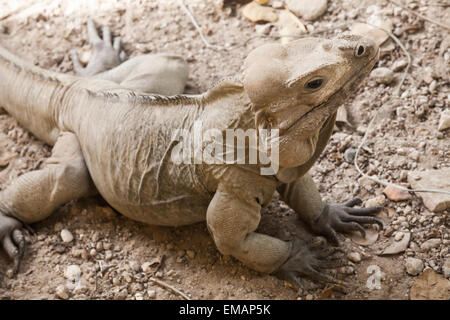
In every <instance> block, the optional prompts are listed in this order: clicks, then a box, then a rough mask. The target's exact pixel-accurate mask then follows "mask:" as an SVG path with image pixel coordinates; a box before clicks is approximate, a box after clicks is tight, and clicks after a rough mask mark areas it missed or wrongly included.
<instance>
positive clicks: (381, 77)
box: [370, 67, 394, 85]
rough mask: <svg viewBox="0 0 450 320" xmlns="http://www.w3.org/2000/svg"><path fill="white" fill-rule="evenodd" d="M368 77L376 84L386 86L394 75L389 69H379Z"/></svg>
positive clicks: (374, 70)
mask: <svg viewBox="0 0 450 320" xmlns="http://www.w3.org/2000/svg"><path fill="white" fill-rule="evenodd" d="M370 77H371V78H372V79H374V80H375V81H376V82H378V83H381V84H385V85H388V84H390V83H391V82H392V80H394V73H393V72H392V70H391V69H389V68H385V67H379V68H375V69H373V70H372V72H371V73H370Z"/></svg>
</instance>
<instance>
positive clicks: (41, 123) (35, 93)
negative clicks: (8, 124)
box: [0, 46, 70, 145]
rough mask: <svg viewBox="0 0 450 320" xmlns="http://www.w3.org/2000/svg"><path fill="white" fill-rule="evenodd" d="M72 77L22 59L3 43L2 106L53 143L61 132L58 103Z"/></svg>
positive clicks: (0, 66)
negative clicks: (4, 46) (44, 68)
mask: <svg viewBox="0 0 450 320" xmlns="http://www.w3.org/2000/svg"><path fill="white" fill-rule="evenodd" d="M69 77H70V76H66V75H63V74H59V73H55V72H50V71H47V70H43V69H41V68H38V67H36V66H33V65H31V64H29V63H26V62H24V61H22V60H21V59H20V58H18V57H16V56H15V55H13V54H12V53H11V52H9V51H8V50H6V49H4V48H3V47H1V46H0V106H1V107H3V108H4V109H5V110H6V111H7V112H8V113H9V114H10V115H12V116H13V117H14V118H15V119H16V120H17V121H18V122H19V123H20V124H21V125H22V126H24V127H25V128H27V129H28V130H30V131H31V132H32V133H33V134H34V135H35V136H36V137H38V138H39V139H41V140H44V141H45V142H47V143H48V144H50V145H53V144H54V143H55V141H56V139H57V137H58V135H59V129H58V127H57V121H56V116H57V115H56V114H55V113H57V112H58V111H57V110H59V109H58V104H61V101H62V99H63V97H64V93H65V91H67V90H68V88H69V87H70V86H68V85H67V81H65V82H66V84H65V85H63V84H62V81H64V79H65V80H67V79H68V78H69Z"/></svg>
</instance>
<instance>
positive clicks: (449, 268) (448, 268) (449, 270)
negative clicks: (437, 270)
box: [442, 258, 450, 278]
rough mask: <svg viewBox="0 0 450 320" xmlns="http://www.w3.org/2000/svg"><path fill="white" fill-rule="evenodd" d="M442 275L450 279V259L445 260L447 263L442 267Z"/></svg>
mask: <svg viewBox="0 0 450 320" xmlns="http://www.w3.org/2000/svg"><path fill="white" fill-rule="evenodd" d="M442 273H443V274H444V277H446V278H450V258H447V259H445V262H444V264H443V265H442Z"/></svg>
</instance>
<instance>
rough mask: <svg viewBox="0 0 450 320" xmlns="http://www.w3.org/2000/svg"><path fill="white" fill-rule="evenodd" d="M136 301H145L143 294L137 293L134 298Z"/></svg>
mask: <svg viewBox="0 0 450 320" xmlns="http://www.w3.org/2000/svg"><path fill="white" fill-rule="evenodd" d="M134 298H135V299H136V300H144V295H143V294H142V293H141V292H138V293H136V295H135V296H134Z"/></svg>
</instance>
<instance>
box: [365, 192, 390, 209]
mask: <svg viewBox="0 0 450 320" xmlns="http://www.w3.org/2000/svg"><path fill="white" fill-rule="evenodd" d="M385 202H386V198H385V197H384V196H383V195H382V194H380V195H379V196H376V197H375V198H370V199H369V200H367V201H366V202H365V204H364V207H366V208H370V207H380V206H384V204H385Z"/></svg>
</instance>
